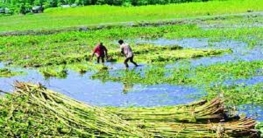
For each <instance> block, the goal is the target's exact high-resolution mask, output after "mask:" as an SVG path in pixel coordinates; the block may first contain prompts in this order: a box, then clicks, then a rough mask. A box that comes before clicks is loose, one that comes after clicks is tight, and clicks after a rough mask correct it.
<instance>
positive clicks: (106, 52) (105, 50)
mask: <svg viewBox="0 0 263 138" xmlns="http://www.w3.org/2000/svg"><path fill="white" fill-rule="evenodd" d="M104 52H105V56H106V58H108V49H107V48H106V47H105V46H104Z"/></svg>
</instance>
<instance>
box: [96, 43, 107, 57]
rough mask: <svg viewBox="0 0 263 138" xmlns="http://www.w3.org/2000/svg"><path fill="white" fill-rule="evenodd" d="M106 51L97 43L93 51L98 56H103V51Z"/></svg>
mask: <svg viewBox="0 0 263 138" xmlns="http://www.w3.org/2000/svg"><path fill="white" fill-rule="evenodd" d="M106 51H107V49H106V47H105V46H101V45H98V46H96V47H95V49H94V51H93V52H94V53H97V54H98V55H99V56H100V57H102V56H105V52H106Z"/></svg>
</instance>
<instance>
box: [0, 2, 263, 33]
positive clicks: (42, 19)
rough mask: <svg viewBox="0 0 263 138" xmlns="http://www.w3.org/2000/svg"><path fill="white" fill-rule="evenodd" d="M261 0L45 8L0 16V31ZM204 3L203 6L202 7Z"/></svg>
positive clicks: (180, 14)
mask: <svg viewBox="0 0 263 138" xmlns="http://www.w3.org/2000/svg"><path fill="white" fill-rule="evenodd" d="M261 5H263V1H262V0H254V1H250V0H228V1H209V2H194V3H183V4H170V5H149V6H139V7H117V6H106V5H103V6H86V7H77V8H64V9H63V8H54V9H47V10H45V13H43V14H36V15H27V16H23V15H16V16H2V17H0V32H7V31H17V30H43V29H61V28H67V27H73V26H97V25H99V24H118V23H127V22H132V23H137V22H149V21H158V22H159V21H163V20H173V19H180V18H185V17H189V18H192V17H193V18H196V17H199V16H208V17H211V16H214V15H224V14H238V13H244V12H251V11H253V12H257V11H261V10H263V6H261ZM204 7H205V8H204Z"/></svg>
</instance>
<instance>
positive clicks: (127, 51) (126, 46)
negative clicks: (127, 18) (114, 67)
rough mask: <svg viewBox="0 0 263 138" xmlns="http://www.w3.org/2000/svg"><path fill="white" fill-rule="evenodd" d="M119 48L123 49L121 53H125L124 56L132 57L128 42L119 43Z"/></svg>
mask: <svg viewBox="0 0 263 138" xmlns="http://www.w3.org/2000/svg"><path fill="white" fill-rule="evenodd" d="M121 50H122V51H123V53H124V54H125V56H126V57H132V56H133V53H132V49H131V47H130V46H129V44H127V43H123V44H122V45H121Z"/></svg>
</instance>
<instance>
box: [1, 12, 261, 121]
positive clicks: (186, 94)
mask: <svg viewBox="0 0 263 138" xmlns="http://www.w3.org/2000/svg"><path fill="white" fill-rule="evenodd" d="M248 18H252V19H254V20H257V21H258V22H257V23H256V24H255V23H249V22H248V23H247V24H248V25H247V24H243V25H236V26H232V24H233V22H238V21H242V22H245V21H247V20H248ZM218 22H219V23H221V24H220V25H217V26H216V27H215V26H214V24H218ZM141 29H142V28H136V27H135V28H128V31H127V32H126V30H125V29H123V28H112V29H103V30H98V31H97V30H95V31H91V32H70V33H68V34H67V33H59V34H51V35H43V36H41V35H32V36H30V35H29V36H27V35H25V36H6V37H3V39H2V40H1V41H0V44H2V45H3V49H2V50H1V55H0V57H1V60H2V63H1V65H0V68H1V69H4V71H5V72H4V73H8V71H7V70H6V69H8V70H9V71H13V72H18V74H12V75H10V76H5V75H3V76H2V77H1V78H0V89H1V90H3V91H6V92H10V91H12V89H13V86H12V85H13V82H15V81H23V82H32V83H41V84H43V85H45V86H46V87H47V88H50V89H52V90H55V91H58V92H61V93H63V94H65V95H68V96H70V97H72V98H74V99H77V100H80V101H83V102H85V103H88V104H91V105H96V106H117V107H119V106H122V107H130V106H143V107H144V106H146V107H152V106H164V105H180V104H186V103H190V102H193V101H196V100H200V99H204V98H206V99H212V98H214V97H217V96H221V97H224V99H225V100H226V103H227V104H228V105H229V106H232V107H235V108H236V109H237V110H238V111H240V113H245V114H246V115H248V116H250V117H252V118H256V119H257V120H258V121H263V116H262V115H263V105H262V103H263V98H262V97H263V63H262V59H263V48H262V44H263V41H262V39H260V38H262V32H263V30H262V14H258V13H257V14H256V16H252V17H251V16H244V17H243V18H241V17H239V18H230V19H229V20H227V18H226V19H224V20H221V18H218V20H217V19H214V20H211V21H210V19H209V20H204V21H202V22H200V23H199V21H196V22H194V24H191V23H190V24H188V25H182V26H181V25H178V26H177V25H167V26H160V27H151V26H149V27H146V29H145V30H142V31H139V30H141ZM180 29H182V30H184V32H182V33H181V34H177V33H176V32H178V31H179V30H180ZM233 29H238V30H233ZM93 33H95V34H97V37H98V38H95V37H94V36H93V35H91V34H93ZM123 34H125V35H126V36H125V39H126V40H127V41H128V42H129V43H130V44H131V46H132V47H133V48H134V51H135V52H137V53H136V54H135V55H136V56H135V60H137V61H138V63H139V64H140V66H139V67H137V68H134V67H132V66H131V67H130V68H129V69H128V70H126V69H125V68H124V64H123V63H122V62H123V61H122V60H123V57H119V56H118V54H117V53H118V52H119V51H118V45H117V44H116V41H117V40H118V38H119V37H120V36H123ZM115 35H116V36H115ZM86 38H87V39H88V40H86ZM100 40H103V41H105V43H106V44H107V46H108V47H109V49H110V50H109V53H110V55H112V56H113V57H114V59H116V61H115V62H107V63H106V64H105V65H106V66H107V68H105V69H103V68H102V66H101V65H98V64H95V61H92V62H90V56H89V55H90V53H89V51H91V50H92V45H91V44H89V46H87V47H86V46H85V45H86V43H87V41H89V42H92V44H95V43H97V42H98V41H100ZM18 49H21V52H20V53H18V52H15V51H16V50H18ZM8 53H12V54H11V55H9V54H8Z"/></svg>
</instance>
